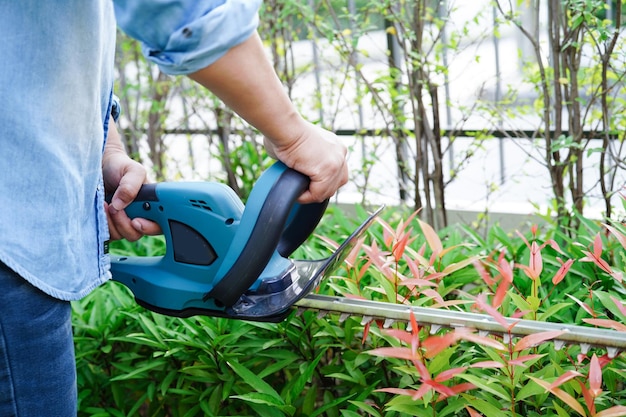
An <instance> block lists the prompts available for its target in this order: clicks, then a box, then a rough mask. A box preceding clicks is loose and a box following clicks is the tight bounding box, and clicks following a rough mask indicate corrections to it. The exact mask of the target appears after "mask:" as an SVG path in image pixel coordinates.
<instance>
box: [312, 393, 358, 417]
mask: <svg viewBox="0 0 626 417" xmlns="http://www.w3.org/2000/svg"><path fill="white" fill-rule="evenodd" d="M355 395H356V394H350V395H346V396H345V397H341V398H337V399H336V400H334V401H330V402H328V401H325V402H324V404H323V405H321V406H320V407H318V408H317V409H316V410H315V411H314V412H313V413H312V414H311V415H310V416H309V417H317V416H319V415H320V414H323V413H325V412H326V411H328V410H330V409H332V408H334V407H336V406H338V405H339V404H342V403H345V402H346V401H348V400H349V399H350V398H352V397H354V396H355Z"/></svg>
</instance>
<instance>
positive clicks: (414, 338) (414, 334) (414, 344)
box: [411, 310, 420, 355]
mask: <svg viewBox="0 0 626 417" xmlns="http://www.w3.org/2000/svg"><path fill="white" fill-rule="evenodd" d="M419 347H420V327H419V325H418V324H417V320H415V314H413V310H411V350H412V351H413V354H414V355H415V354H417V349H418V348H419Z"/></svg>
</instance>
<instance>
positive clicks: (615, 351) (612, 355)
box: [606, 347, 619, 359]
mask: <svg viewBox="0 0 626 417" xmlns="http://www.w3.org/2000/svg"><path fill="white" fill-rule="evenodd" d="M618 353H619V349H618V348H616V347H610V348H607V349H606V354H607V355H608V357H609V359H613V358H615V357H616V356H617V354H618Z"/></svg>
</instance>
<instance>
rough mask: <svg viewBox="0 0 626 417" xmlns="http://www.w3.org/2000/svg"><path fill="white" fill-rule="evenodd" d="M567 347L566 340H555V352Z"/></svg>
mask: <svg viewBox="0 0 626 417" xmlns="http://www.w3.org/2000/svg"><path fill="white" fill-rule="evenodd" d="M563 346H565V341H564V340H555V341H554V350H561V349H563Z"/></svg>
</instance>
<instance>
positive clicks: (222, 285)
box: [204, 162, 328, 307]
mask: <svg viewBox="0 0 626 417" xmlns="http://www.w3.org/2000/svg"><path fill="white" fill-rule="evenodd" d="M272 169H275V170H282V172H281V173H280V175H279V177H278V179H277V180H276V181H275V182H274V183H273V184H272V185H271V186H270V189H269V191H268V192H267V195H266V196H265V199H264V200H263V202H262V204H260V206H259V208H258V209H256V208H255V204H251V203H256V202H255V201H254V199H257V198H258V196H257V195H255V191H258V188H259V187H260V188H261V190H260V191H261V192H263V188H264V187H267V185H266V184H264V178H263V176H262V177H261V178H260V179H259V181H258V182H257V184H255V186H254V189H253V192H252V194H251V195H250V198H249V199H248V204H246V210H245V211H244V217H246V216H255V219H254V225H253V227H252V230H251V232H250V234H249V236H248V237H247V239H246V241H245V244H244V245H243V248H242V249H241V251H240V252H239V254H238V256H237V259H236V261H235V262H234V263H233V264H232V267H231V268H230V269H229V270H228V271H227V272H226V273H225V274H224V276H223V278H222V279H221V280H220V281H219V282H218V283H217V284H216V285H215V287H214V288H213V289H212V290H211V291H210V292H209V293H207V294H206V295H205V297H204V298H205V300H207V299H209V298H212V299H214V300H216V302H218V303H219V304H221V305H223V306H225V307H231V306H232V305H234V304H235V303H236V302H237V301H238V300H239V298H240V297H241V296H242V295H243V294H244V293H245V292H246V291H247V290H248V289H249V288H250V287H251V286H252V284H254V282H255V281H256V279H257V278H258V277H259V276H260V275H261V273H262V272H263V270H264V269H265V267H266V266H267V264H268V263H269V261H270V259H271V258H272V255H273V254H274V252H276V251H277V252H278V253H279V254H280V255H281V256H283V257H287V256H289V255H290V254H291V253H292V252H293V251H294V250H296V249H297V248H298V247H299V246H300V245H301V244H302V243H303V242H304V241H305V240H306V239H307V238H308V237H309V236H310V235H311V233H312V232H313V230H314V229H315V227H316V226H317V224H318V223H319V221H320V219H321V218H322V215H323V214H324V211H325V209H326V206H327V205H328V201H324V202H322V203H313V204H306V205H300V204H298V203H297V202H296V200H297V199H298V197H299V196H300V195H301V194H302V193H303V192H304V191H305V190H306V189H307V188H308V186H309V183H310V179H309V178H308V177H307V176H305V175H303V174H301V173H299V172H297V171H295V170H293V169H290V168H287V167H285V166H284V165H283V164H282V163H280V162H277V163H275V164H274V165H273V166H272V167H271V168H270V170H272ZM265 175H266V174H264V176H265ZM268 175H271V174H268ZM270 180H271V179H270ZM251 200H253V201H251ZM249 208H251V209H252V212H250V211H248V209H249ZM242 223H243V219H242Z"/></svg>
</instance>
